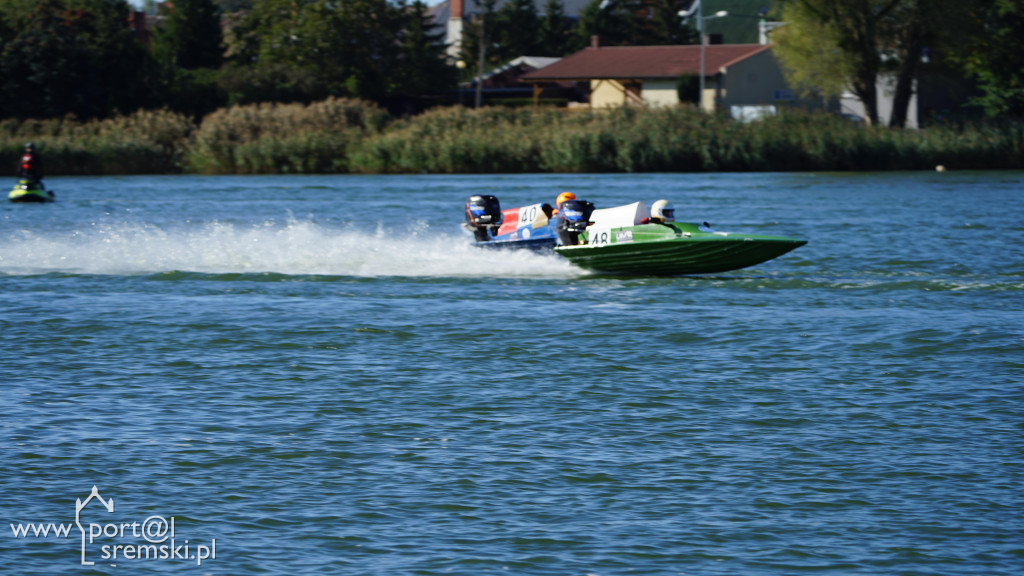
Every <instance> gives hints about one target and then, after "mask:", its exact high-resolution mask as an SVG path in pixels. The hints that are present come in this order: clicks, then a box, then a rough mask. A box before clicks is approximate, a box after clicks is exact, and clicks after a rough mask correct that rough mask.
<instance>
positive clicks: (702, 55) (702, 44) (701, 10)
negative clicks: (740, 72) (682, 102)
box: [679, 0, 729, 111]
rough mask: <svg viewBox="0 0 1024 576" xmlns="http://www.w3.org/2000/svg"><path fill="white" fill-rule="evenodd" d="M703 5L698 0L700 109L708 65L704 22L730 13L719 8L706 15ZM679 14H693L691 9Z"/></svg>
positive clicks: (684, 15)
mask: <svg viewBox="0 0 1024 576" xmlns="http://www.w3.org/2000/svg"><path fill="white" fill-rule="evenodd" d="M703 6H704V3H703V2H701V0H697V34H698V35H699V37H700V93H699V95H698V96H697V100H698V104H699V106H700V109H701V110H702V111H703V110H704V74H705V71H704V68H705V66H706V64H705V61H706V58H705V44H706V42H705V41H704V22H706V21H708V20H713V19H715V18H724V17H726V16H728V15H729V12H728V11H726V10H719V11H718V12H715V13H714V14H712V15H711V16H704V7H703ZM679 15H680V16H682V17H683V18H688V17H690V16H691V15H692V14H690V11H689V10H682V11H680V12H679Z"/></svg>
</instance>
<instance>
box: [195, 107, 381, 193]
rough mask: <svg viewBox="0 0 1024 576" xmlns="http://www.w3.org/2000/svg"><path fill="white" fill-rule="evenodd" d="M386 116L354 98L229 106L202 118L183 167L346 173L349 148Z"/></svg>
mask: <svg viewBox="0 0 1024 576" xmlns="http://www.w3.org/2000/svg"><path fill="white" fill-rule="evenodd" d="M388 120H389V117H388V115H387V113H386V112H385V111H383V110H382V109H380V108H378V107H377V106H375V105H373V104H370V103H367V102H363V101H359V100H346V99H336V98H330V99H328V100H324V101H322V102H315V103H313V104H309V105H303V104H254V105H248V106H233V107H231V108H227V109H222V110H218V111H216V112H214V113H212V114H210V115H209V116H207V117H206V118H204V119H203V122H202V124H201V125H200V126H199V129H198V130H197V131H196V133H195V135H194V138H193V140H192V143H191V146H190V152H189V161H188V168H189V170H190V171H193V172H200V173H206V174H287V173H338V172H347V171H348V156H349V152H350V150H351V149H352V148H354V147H355V146H356V145H358V144H359V143H360V142H361V141H363V140H364V139H365V138H366V137H367V136H368V135H370V134H375V133H377V132H379V131H380V130H381V129H382V128H383V127H384V125H385V124H386V123H387V122H388Z"/></svg>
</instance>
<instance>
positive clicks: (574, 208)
mask: <svg viewBox="0 0 1024 576" xmlns="http://www.w3.org/2000/svg"><path fill="white" fill-rule="evenodd" d="M593 213H594V205H593V204H592V203H590V202H587V201H586V200H566V201H565V202H562V207H561V208H560V209H559V210H558V216H559V218H558V240H559V241H560V242H561V243H562V245H563V246H575V245H577V244H579V243H580V232H583V231H584V230H586V229H587V225H588V224H590V215H591V214H593Z"/></svg>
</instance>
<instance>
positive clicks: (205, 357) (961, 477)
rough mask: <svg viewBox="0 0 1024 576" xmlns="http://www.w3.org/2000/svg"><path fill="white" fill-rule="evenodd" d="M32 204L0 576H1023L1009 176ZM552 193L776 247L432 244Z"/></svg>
mask: <svg viewBox="0 0 1024 576" xmlns="http://www.w3.org/2000/svg"><path fill="white" fill-rule="evenodd" d="M50 185H51V187H53V188H54V189H56V190H57V194H58V202H57V203H55V204H53V205H46V206H27V205H4V206H3V207H2V208H0V310H2V311H0V328H2V333H3V349H2V350H0V461H2V464H0V487H2V491H0V510H2V511H3V512H2V516H3V520H4V522H3V526H2V528H3V535H2V536H0V557H2V559H3V560H2V562H3V565H4V568H3V569H2V570H3V571H6V570H13V571H14V572H12V573H19V574H58V573H64V574H69V573H74V574H143V573H171V572H174V573H178V572H183V573H195V574H282V575H284V574H287V575H292V574H342V575H368V574H379V575H389V576H390V575H396V576H401V575H433V574H462V575H478V574H485V573H499V574H529V575H534V574H536V575H541V574H543V575H580V576H583V575H601V576H606V575H617V574H652V575H655V574H656V575H661V574H696V575H723V576H724V575H784V574H785V575H789V574H823V575H829V576H833V575H834V576H840V575H849V574H871V575H875V574H879V575H882V574H885V575H888V574H907V575H918V574H943V575H946V574H949V575H963V574H971V575H986V576H989V575H1017V574H1021V573H1024V520H1022V514H1021V511H1022V506H1024V486H1022V479H1024V420H1022V405H1024V392H1022V387H1021V380H1022V377H1024V240H1022V238H1024V173H1021V172H1003V173H957V172H947V173H943V174H938V173H935V174H932V173H920V174H909V173H908V174H867V175H845V174H843V175H840V174H743V175H733V174H702V175H614V176H606V175H571V176H570V175H562V176H559V175H555V176H552V175H544V176H521V175H520V176H454V177H453V176H400V177H356V176H350V177H346V176H331V177H326V176H324V177H210V178H204V177H191V176H188V177H132V178H55V179H53V180H52V181H51V182H50ZM563 190H572V191H573V192H575V193H576V194H577V195H578V196H580V197H584V198H586V199H589V200H591V201H593V202H595V204H597V205H598V206H599V207H601V206H610V205H615V204H623V203H628V202H632V201H634V200H644V201H645V202H647V203H648V204H650V203H651V202H653V201H654V200H656V199H658V198H662V197H664V198H668V199H670V200H673V201H674V202H675V204H676V208H677V210H676V213H677V215H679V216H680V219H682V220H692V221H705V220H706V221H709V222H711V223H712V224H713V225H715V226H716V228H718V229H720V230H726V231H746V232H752V233H766V234H776V235H785V236H794V237H799V238H806V239H808V240H809V244H808V245H807V246H804V247H802V248H800V249H798V250H796V251H795V252H792V253H790V254H787V255H785V256H783V257H781V258H779V259H777V260H774V261H771V262H768V263H765V264H762V265H760V266H757V267H754V268H750V269H747V270H741V271H736V272H732V273H727V274H721V275H716V276H709V277H677V278H645V277H615V276H602V275H593V274H588V273H584V272H582V271H580V270H578V269H575V268H573V267H571V266H570V265H569V264H567V263H566V262H564V261H562V260H560V259H558V258H557V257H555V256H542V255H534V254H525V253H523V254H513V253H509V254H504V253H492V252H486V251H481V250H477V249H473V248H472V247H470V246H469V245H468V243H469V238H468V237H467V236H466V235H465V234H464V233H463V232H462V231H461V230H460V229H459V227H458V224H459V222H460V221H461V219H462V204H463V202H464V201H465V198H466V197H467V196H468V195H469V194H471V193H478V192H483V193H492V194H496V195H497V196H499V198H500V199H501V201H502V204H503V206H505V207H511V206H517V205H522V204H531V203H535V202H551V201H553V200H554V197H555V196H556V195H557V194H558V193H559V192H561V191H563ZM93 486H96V487H97V494H98V495H99V497H101V498H102V499H103V500H102V502H101V501H99V499H97V498H96V497H92V498H91V499H90V494H91V491H92V487H93ZM76 499H77V500H81V501H86V502H85V504H84V508H82V510H81V511H79V510H78V507H77V506H76ZM111 500H112V501H113V505H111V506H112V508H113V510H112V511H110V510H108V509H107V508H105V507H104V504H108V505H109V504H110V503H109V501H111ZM76 516H77V517H76ZM151 518H155V519H152V520H151ZM172 518H173V522H174V526H173V536H172V535H171V531H170V526H169V523H170V521H171V519H172ZM76 519H77V520H78V524H75V522H76ZM160 520H165V521H167V524H165V525H161V523H160ZM30 523H31V524H38V525H48V524H50V523H52V524H54V525H64V526H67V527H68V529H69V531H67V532H65V533H64V534H59V535H54V534H53V533H48V534H47V535H46V536H43V535H41V534H31V533H25V532H21V533H19V530H22V529H24V527H25V526H26V525H28V524H30ZM133 524H134V526H133ZM118 527H120V530H119V528H118ZM37 528H38V526H37ZM146 530H150V532H146ZM112 532H113V533H112ZM133 532H134V533H133ZM83 538H84V539H85V540H84V541H83ZM185 541H188V543H185ZM172 542H173V543H174V546H175V547H176V548H170V549H169V552H168V549H166V548H164V549H160V548H157V546H158V545H160V546H167V545H169V544H171V543H172ZM150 544H152V546H153V550H154V551H155V553H154V557H149V558H146V557H145V556H143V554H144V553H145V554H149V553H150V551H149V549H145V546H147V545H150ZM117 546H121V548H117ZM115 551H116V552H117V554H118V555H116V556H112V552H115ZM161 551H162V553H163V556H162V557H161V556H160V553H161ZM83 554H84V555H83ZM214 554H215V557H213V556H214ZM200 555H202V556H205V558H204V559H203V561H202V564H201V566H197V564H198V563H199V562H198V559H199V556H200ZM136 556H142V557H136ZM83 561H86V562H94V564H93V565H91V566H83V565H82V562H83Z"/></svg>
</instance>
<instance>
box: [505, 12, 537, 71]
mask: <svg viewBox="0 0 1024 576" xmlns="http://www.w3.org/2000/svg"><path fill="white" fill-rule="evenodd" d="M496 20H497V22H496V24H497V25H496V26H495V32H496V34H495V36H494V41H495V44H496V46H495V48H494V51H495V57H496V58H497V60H498V62H499V63H504V62H508V61H509V60H512V59H513V58H518V57H520V56H536V55H537V54H538V53H539V52H540V42H539V40H540V35H539V34H537V30H538V29H539V28H540V16H538V14H537V8H536V6H534V4H533V0H508V1H507V2H506V3H505V4H504V5H502V7H501V8H499V9H498V12H497V14H496Z"/></svg>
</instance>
